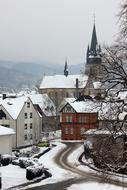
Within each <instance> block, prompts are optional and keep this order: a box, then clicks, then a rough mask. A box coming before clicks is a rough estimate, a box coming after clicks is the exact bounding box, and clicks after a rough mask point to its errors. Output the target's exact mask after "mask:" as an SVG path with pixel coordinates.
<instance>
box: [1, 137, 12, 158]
mask: <svg viewBox="0 0 127 190" xmlns="http://www.w3.org/2000/svg"><path fill="white" fill-rule="evenodd" d="M11 153H12V135H6V136H0V154H11Z"/></svg>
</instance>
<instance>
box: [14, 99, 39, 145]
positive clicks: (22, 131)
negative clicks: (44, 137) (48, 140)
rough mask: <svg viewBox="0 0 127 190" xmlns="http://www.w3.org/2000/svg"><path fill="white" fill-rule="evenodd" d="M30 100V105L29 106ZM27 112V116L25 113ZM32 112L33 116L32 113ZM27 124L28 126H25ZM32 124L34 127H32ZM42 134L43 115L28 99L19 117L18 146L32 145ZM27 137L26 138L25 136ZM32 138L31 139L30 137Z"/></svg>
mask: <svg viewBox="0 0 127 190" xmlns="http://www.w3.org/2000/svg"><path fill="white" fill-rule="evenodd" d="M28 102H29V105H30V106H29V107H28V106H27V105H28V104H27V103H28ZM26 113H27V118H25V114H26ZM31 113H32V118H30V115H31ZM25 124H26V125H27V126H25ZM30 125H32V127H31V128H30ZM40 135H41V117H40V116H39V114H38V113H37V111H36V110H35V108H34V106H33V104H32V102H31V100H30V99H28V100H27V101H26V102H25V104H24V106H23V109H22V110H21V112H20V114H19V116H18V118H17V146H25V145H32V144H33V143H35V141H36V140H39V137H40ZM25 137H26V138H25ZM31 137H32V138H31ZM30 138H31V139H30Z"/></svg>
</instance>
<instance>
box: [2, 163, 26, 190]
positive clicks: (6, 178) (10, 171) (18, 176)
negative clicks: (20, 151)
mask: <svg viewBox="0 0 127 190" xmlns="http://www.w3.org/2000/svg"><path fill="white" fill-rule="evenodd" d="M0 172H1V173H2V189H4V190H5V189H8V188H9V187H12V186H15V185H19V184H23V183H25V182H27V181H28V180H27V179H26V170H25V169H22V168H20V167H19V166H14V165H12V164H9V165H8V166H4V167H0Z"/></svg>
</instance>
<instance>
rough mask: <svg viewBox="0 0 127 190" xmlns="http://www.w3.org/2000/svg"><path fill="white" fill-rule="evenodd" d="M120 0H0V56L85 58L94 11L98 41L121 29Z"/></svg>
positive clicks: (77, 60)
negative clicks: (118, 22)
mask: <svg viewBox="0 0 127 190" xmlns="http://www.w3.org/2000/svg"><path fill="white" fill-rule="evenodd" d="M119 3H120V0H0V60H3V59H4V60H13V61H33V62H41V61H50V62H54V63H59V64H63V63H64V60H65V57H67V58H68V61H69V62H70V64H76V63H81V62H84V60H85V53H86V48H87V45H88V43H89V42H90V39H91V33H92V27H93V14H94V13H95V15H96V29H97V36H98V41H99V42H100V43H101V44H103V43H107V44H110V43H111V42H112V41H113V36H114V35H115V34H116V33H117V32H118V30H117V26H116V23H117V18H116V14H117V13H118V10H119Z"/></svg>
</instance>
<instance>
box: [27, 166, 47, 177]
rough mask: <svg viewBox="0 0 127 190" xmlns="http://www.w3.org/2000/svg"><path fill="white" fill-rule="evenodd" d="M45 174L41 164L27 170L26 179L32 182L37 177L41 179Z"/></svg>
mask: <svg viewBox="0 0 127 190" xmlns="http://www.w3.org/2000/svg"><path fill="white" fill-rule="evenodd" d="M43 173H44V167H43V166H42V165H41V164H35V165H33V166H29V167H27V169H26V178H27V179H28V180H32V179H34V178H35V177H40V176H41V175H42V174H43Z"/></svg>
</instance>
